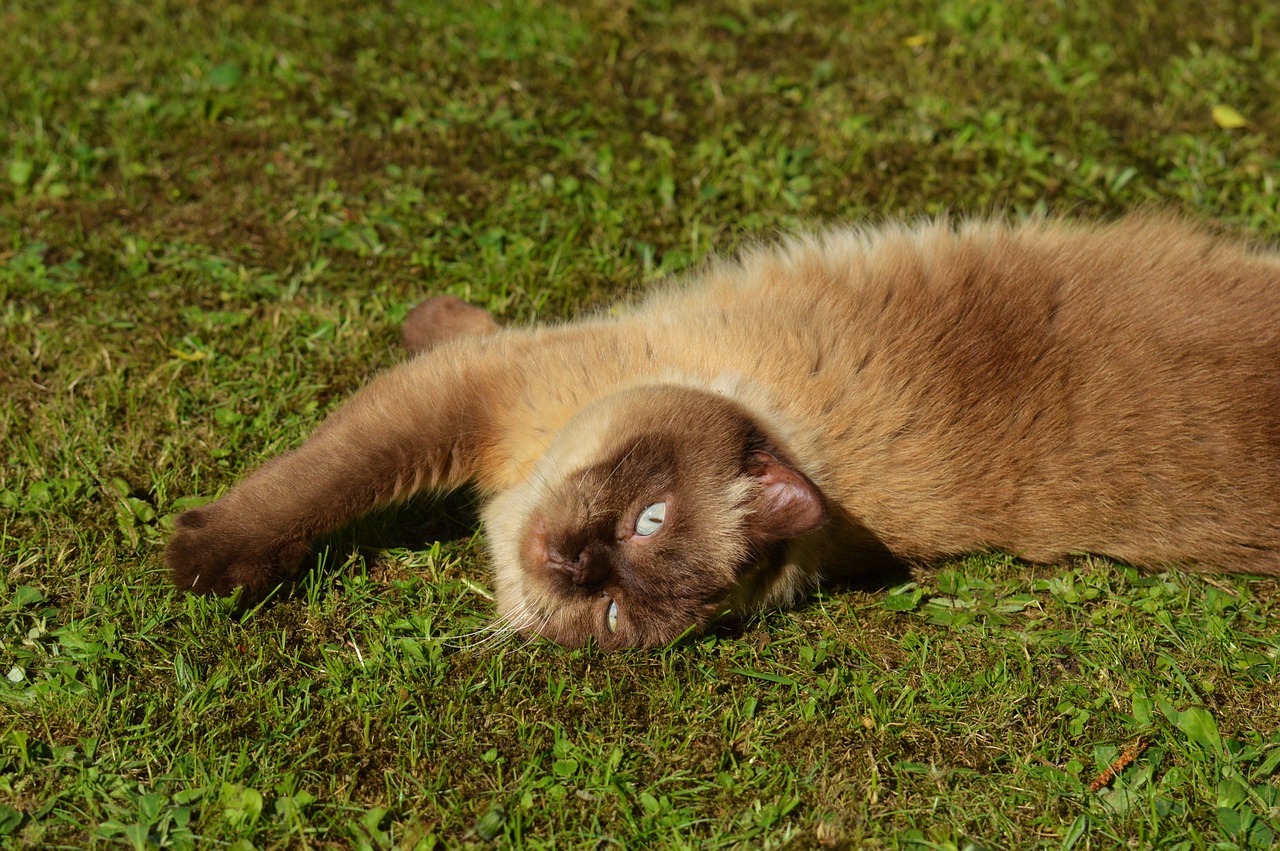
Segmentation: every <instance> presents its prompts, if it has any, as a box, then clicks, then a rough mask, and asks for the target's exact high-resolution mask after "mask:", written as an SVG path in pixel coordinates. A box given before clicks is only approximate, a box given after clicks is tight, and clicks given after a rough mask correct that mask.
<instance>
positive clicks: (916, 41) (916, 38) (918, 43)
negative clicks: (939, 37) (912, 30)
mask: <svg viewBox="0 0 1280 851" xmlns="http://www.w3.org/2000/svg"><path fill="white" fill-rule="evenodd" d="M928 40H929V36H927V35H924V34H923V33H921V34H920V35H909V36H907V37H906V38H904V39H903V40H902V43H903V44H905V45H906V46H907V47H924V43H925V42H926V41H928Z"/></svg>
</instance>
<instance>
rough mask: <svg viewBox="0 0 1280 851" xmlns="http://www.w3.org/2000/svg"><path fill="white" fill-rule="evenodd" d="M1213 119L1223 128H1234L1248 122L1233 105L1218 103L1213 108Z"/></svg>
mask: <svg viewBox="0 0 1280 851" xmlns="http://www.w3.org/2000/svg"><path fill="white" fill-rule="evenodd" d="M1213 120H1214V123H1215V124H1217V125H1218V126H1219V127H1221V128H1222V129H1224V130H1234V129H1236V128H1237V127H1243V126H1245V125H1246V124H1248V123H1249V122H1248V120H1247V119H1246V118H1245V117H1244V116H1243V115H1241V114H1240V112H1239V110H1237V109H1236V108H1235V107H1234V106H1227V105H1226V104H1225V103H1220V104H1217V105H1216V106H1214V108H1213Z"/></svg>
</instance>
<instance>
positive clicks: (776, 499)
mask: <svg viewBox="0 0 1280 851" xmlns="http://www.w3.org/2000/svg"><path fill="white" fill-rule="evenodd" d="M744 472H745V475H746V476H747V477H748V478H751V479H754V480H755V481H756V482H757V483H758V484H759V486H760V487H759V489H758V490H756V492H755V496H754V497H753V498H752V500H751V502H750V504H749V505H748V511H747V527H746V533H747V537H748V538H749V539H750V540H751V542H752V543H754V544H757V545H763V544H771V543H773V542H774V541H783V540H787V539H789V538H794V537H796V536H797V535H803V534H804V533H806V532H812V531H813V530H814V529H817V528H818V527H819V526H821V525H822V524H823V523H825V522H827V501H826V500H825V499H823V496H822V492H821V491H820V490H818V486H817V485H815V484H814V483H813V482H811V481H810V480H809V477H808V476H806V475H805V474H804V473H802V472H800V471H799V470H797V469H796V468H795V467H793V466H791V464H789V463H787V462H786V461H783V460H781V459H779V458H778V457H777V456H776V455H774V454H772V453H770V452H766V451H764V450H763V449H757V450H755V451H753V452H752V453H751V454H750V455H748V456H747V461H746V464H745V465H744Z"/></svg>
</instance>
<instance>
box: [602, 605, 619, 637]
mask: <svg viewBox="0 0 1280 851" xmlns="http://www.w3.org/2000/svg"><path fill="white" fill-rule="evenodd" d="M604 626H605V629H607V630H609V632H617V631H618V601H617V600H610V601H609V611H607V612H605V613H604Z"/></svg>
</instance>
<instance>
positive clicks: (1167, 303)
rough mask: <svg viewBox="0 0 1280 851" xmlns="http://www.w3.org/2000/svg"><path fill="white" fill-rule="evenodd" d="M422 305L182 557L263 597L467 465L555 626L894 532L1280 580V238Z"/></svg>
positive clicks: (809, 258)
mask: <svg viewBox="0 0 1280 851" xmlns="http://www.w3.org/2000/svg"><path fill="white" fill-rule="evenodd" d="M432 304H434V305H435V306H434V307H433V306H431V305H432ZM415 315H416V317H417V318H416V319H415V318H414V317H413V316H411V318H410V321H409V322H408V323H406V331H405V334H406V340H407V341H408V343H409V344H410V346H411V347H413V348H417V349H421V350H423V353H422V354H420V355H418V356H417V357H416V358H414V359H413V360H411V361H409V362H408V363H405V364H403V365H401V366H399V367H397V368H395V369H393V370H391V371H389V372H387V373H385V374H383V375H381V376H379V377H378V378H376V379H375V380H374V381H373V382H372V383H371V384H370V385H369V386H368V387H366V388H365V389H364V390H362V391H361V392H360V393H358V394H357V395H356V396H355V397H354V398H353V399H352V400H351V401H350V402H348V403H347V404H346V405H345V406H344V407H342V408H341V409H339V410H338V411H336V412H335V413H334V414H333V415H331V416H330V417H329V418H328V419H327V420H326V421H325V422H324V424H323V425H321V426H320V428H319V429H317V431H316V432H315V434H314V435H313V436H312V437H311V438H310V439H309V440H308V441H307V442H306V443H305V444H303V445H302V446H301V447H300V448H298V449H296V450H294V451H293V452H289V453H287V454H285V455H282V456H280V457H278V458H276V459H274V460H272V461H271V462H269V463H268V464H266V465H265V466H263V467H262V468H261V469H260V470H258V471H257V472H255V473H254V474H253V475H251V476H249V477H248V478H247V479H245V480H244V481H243V482H241V483H240V484H238V485H237V486H235V487H234V488H232V489H231V490H230V491H229V492H228V493H227V494H226V495H225V496H224V497H223V498H222V499H220V500H218V501H217V502H215V503H212V504H210V505H207V506H204V507H202V508H198V509H195V510H193V511H189V512H187V513H185V514H183V515H181V517H179V519H178V531H177V534H176V535H175V536H174V538H173V539H172V541H171V542H170V543H169V547H168V550H167V553H166V562H167V563H168V565H169V566H170V568H172V570H173V575H174V580H175V582H176V583H177V584H178V585H179V586H181V587H183V588H189V589H192V590H194V591H197V592H202V593H218V594H225V593H228V592H230V591H231V590H232V589H234V588H235V587H237V586H244V587H245V589H246V593H247V594H248V595H249V596H250V597H251V598H255V597H260V596H261V595H263V594H264V593H266V592H267V591H269V590H270V589H271V588H272V587H273V586H275V585H276V584H278V583H279V582H281V581H282V580H285V579H288V578H290V577H293V576H294V575H295V574H296V573H297V572H298V570H299V567H300V565H301V564H302V562H303V559H304V556H305V555H306V553H307V551H308V542H309V541H310V540H311V539H312V538H313V537H314V536H316V535H317V534H320V533H322V532H325V531H326V530H329V529H332V528H334V527H337V526H339V525H340V524H343V523H346V522H347V521H349V520H350V519H352V518H354V517H356V516H358V515H360V514H362V513H364V512H367V511H369V510H370V509H372V508H374V507H375V506H378V505H382V504H386V503H389V502H393V501H395V500H399V499H403V498H405V497H407V496H409V495H410V494H412V493H414V492H416V491H420V490H423V489H443V488H453V487H457V486H459V485H461V484H463V483H466V482H472V483H474V484H475V485H476V487H477V488H478V490H479V492H480V493H481V494H482V495H483V496H484V497H486V499H487V505H486V507H485V509H484V514H483V517H484V521H485V528H486V532H487V538H488V542H489V546H490V549H491V552H492V555H493V562H494V567H495V571H496V577H495V583H496V592H497V600H498V609H499V612H500V613H501V615H502V616H503V618H504V619H505V622H506V623H507V624H508V625H509V626H511V627H513V628H515V629H519V630H520V631H522V632H526V633H538V634H541V635H544V636H547V637H549V638H551V639H553V640H555V641H558V642H561V643H564V644H581V643H583V642H585V641H587V640H589V639H592V638H594V639H595V640H596V641H597V642H598V643H600V644H602V645H604V646H607V647H615V646H627V645H654V644H658V643H661V642H665V641H667V640H669V639H670V638H672V637H673V636H675V635H678V634H680V633H681V632H682V631H684V630H685V629H686V628H689V627H701V626H704V625H705V624H706V623H707V622H708V620H709V619H711V618H712V617H714V616H715V615H716V614H717V613H719V612H721V611H724V610H731V611H735V612H745V611H749V610H751V609H754V608H758V607H760V606H769V605H776V604H783V603H787V602H789V601H792V600H794V599H795V598H796V597H797V596H799V595H801V594H803V593H804V592H805V591H806V590H807V589H809V588H810V587H811V586H812V585H813V584H814V583H815V582H817V581H818V580H819V579H821V578H823V577H825V576H831V575H834V574H849V573H851V572H852V573H856V572H857V571H859V570H866V569H869V568H868V566H869V565H875V564H879V563H882V562H883V561H885V560H886V559H889V558H894V559H902V560H907V561H910V562H921V561H931V560H937V559H941V558H944V557H947V556H953V555H957V554H961V553H967V552H972V551H976V550H991V549H994V550H1003V551H1007V552H1010V553H1014V554H1017V555H1019V556H1021V557H1022V558H1025V559H1030V560H1033V561H1043V562H1052V561H1058V560H1061V559H1063V558H1065V557H1067V556H1068V555H1070V554H1073V553H1082V552H1088V553H1095V554H1100V555H1105V556H1109V557H1112V558H1115V559H1118V560H1121V561H1125V562H1129V563H1131V564H1135V565H1139V566H1143V567H1151V568H1156V567H1161V566H1165V565H1172V564H1180V565H1184V566H1187V567H1191V568H1194V569H1217V570H1223V571H1229V572H1250V573H1258V574H1270V575H1280V259H1278V258H1277V257H1276V256H1275V255H1273V254H1266V253H1255V252H1251V251H1249V250H1248V249H1246V248H1245V247H1243V246H1242V245H1241V244H1239V243H1238V242H1236V241H1232V240H1228V239H1221V238H1217V237H1214V236H1211V235H1209V234H1207V233H1206V232H1204V231H1203V230H1201V229H1198V228H1195V227H1192V226H1189V225H1186V224H1182V223H1179V222H1177V221H1175V220H1173V219H1169V218H1163V217H1150V216H1145V217H1134V218H1129V219H1127V220H1124V221H1122V222H1120V223H1117V224H1113V225H1107V226H1101V227H1087V226H1076V225H1070V224H1064V223H1059V222H1052V221H1050V222H1032V223H1027V224H1023V225H1017V226H1008V225H1004V224H999V223H983V222H977V223H969V224H965V225H962V226H960V227H958V228H952V227H951V226H949V225H947V224H945V223H927V224H923V225H919V226H914V227H908V226H888V227H882V228H878V229H866V230H846V231H836V232H831V233H827V234H825V235H822V236H816V237H809V238H800V239H796V240H793V241H791V242H788V243H786V244H785V245H783V246H782V247H780V248H778V249H776V250H761V251H755V252H749V253H747V254H746V255H744V256H743V257H742V258H741V259H739V260H736V261H726V262H720V263H718V264H715V265H712V266H710V267H709V268H707V269H706V270H705V271H703V272H702V273H701V274H700V275H698V276H697V277H696V278H694V279H691V280H689V281H687V282H685V283H683V284H681V285H677V286H672V287H670V288H668V289H666V290H664V291H661V292H658V293H656V294H655V295H653V296H651V297H650V298H648V299H647V300H645V301H643V302H642V303H640V304H639V305H638V306H636V307H634V308H631V309H627V310H624V311H623V312H621V313H620V314H619V315H617V316H616V317H601V318H595V319H589V320H586V321H582V322H577V323H572V324H568V325H563V326H555V327H544V328H533V329H520V330H511V329H508V330H496V329H495V327H494V326H492V324H491V320H488V317H487V315H486V314H483V312H482V311H478V310H475V309H470V308H467V307H466V306H465V305H460V304H458V303H456V302H455V301H447V302H441V301H435V302H428V304H427V305H426V306H424V307H422V308H419V311H418V312H417V313H416V314H415ZM659 500H662V501H663V502H664V503H665V504H666V506H667V519H666V522H665V524H664V525H663V527H662V528H661V530H660V531H659V532H658V533H657V534H653V535H649V536H644V537H642V536H640V535H639V534H638V533H637V528H636V523H637V515H638V513H639V512H641V511H643V510H644V509H645V506H651V505H652V504H654V503H655V502H658V501H659ZM614 603H616V604H617V608H616V609H614V610H613V612H615V613H616V618H617V623H616V631H610V629H609V625H610V624H609V622H608V621H609V618H610V614H611V612H610V607H611V605H612V604H614Z"/></svg>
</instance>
